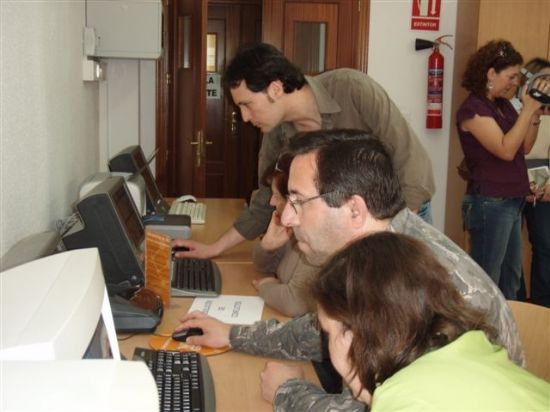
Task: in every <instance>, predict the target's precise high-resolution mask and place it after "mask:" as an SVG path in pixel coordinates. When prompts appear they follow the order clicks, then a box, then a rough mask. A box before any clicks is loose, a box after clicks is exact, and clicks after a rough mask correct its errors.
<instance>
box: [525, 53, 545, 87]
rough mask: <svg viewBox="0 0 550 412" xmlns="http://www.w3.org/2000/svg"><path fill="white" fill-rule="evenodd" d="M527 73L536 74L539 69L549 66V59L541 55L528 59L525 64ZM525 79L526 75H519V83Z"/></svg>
mask: <svg viewBox="0 0 550 412" xmlns="http://www.w3.org/2000/svg"><path fill="white" fill-rule="evenodd" d="M523 67H525V68H526V69H527V70H528V71H529V73H531V74H537V73H539V72H540V71H542V70H544V69H547V68H549V67H550V61H548V60H546V59H543V58H542V57H535V58H533V59H531V60H529V61H528V62H527V63H526V64H525V66H523ZM526 81H527V77H526V76H525V75H522V76H521V85H522V86H523V85H524V84H525V82H526Z"/></svg>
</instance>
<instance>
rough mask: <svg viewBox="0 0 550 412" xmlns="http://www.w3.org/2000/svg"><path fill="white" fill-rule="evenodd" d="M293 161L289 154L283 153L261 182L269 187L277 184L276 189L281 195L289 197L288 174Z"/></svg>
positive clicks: (265, 173)
mask: <svg viewBox="0 0 550 412" xmlns="http://www.w3.org/2000/svg"><path fill="white" fill-rule="evenodd" d="M291 160H292V159H291V158H290V156H288V154H286V153H283V154H282V155H281V156H279V158H278V159H277V161H276V162H275V163H273V164H272V165H271V166H269V167H268V168H267V169H266V170H265V172H264V174H263V175H262V177H261V179H260V182H261V183H262V184H263V185H264V186H267V187H270V186H271V183H273V182H275V187H276V188H277V190H278V191H279V193H280V194H281V195H283V196H286V195H288V172H289V169H290V162H291Z"/></svg>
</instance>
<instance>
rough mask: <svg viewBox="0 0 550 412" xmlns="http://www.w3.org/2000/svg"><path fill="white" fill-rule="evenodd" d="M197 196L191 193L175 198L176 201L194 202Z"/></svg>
mask: <svg viewBox="0 0 550 412" xmlns="http://www.w3.org/2000/svg"><path fill="white" fill-rule="evenodd" d="M196 201H197V198H196V197H195V196H193V195H183V196H180V197H178V198H177V199H176V202H196Z"/></svg>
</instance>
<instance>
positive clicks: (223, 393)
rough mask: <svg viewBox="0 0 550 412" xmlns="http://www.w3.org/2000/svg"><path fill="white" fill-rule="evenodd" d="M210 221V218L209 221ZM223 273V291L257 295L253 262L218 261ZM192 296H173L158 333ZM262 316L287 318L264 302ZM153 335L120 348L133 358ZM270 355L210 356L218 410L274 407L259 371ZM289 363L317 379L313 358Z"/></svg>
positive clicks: (172, 325)
mask: <svg viewBox="0 0 550 412" xmlns="http://www.w3.org/2000/svg"><path fill="white" fill-rule="evenodd" d="M209 223H210V221H209ZM218 264H219V266H220V271H221V274H222V293H223V294H226V295H237V294H238V295H256V294H257V293H256V290H255V289H254V287H253V286H252V284H251V282H252V279H255V278H259V277H260V275H259V274H258V273H257V272H256V271H255V270H254V268H253V267H252V264H251V263H240V264H235V263H229V262H219V263H218ZM191 303H192V299H190V298H172V304H171V305H170V307H169V308H165V311H164V316H163V319H162V322H161V324H160V325H159V326H158V327H157V330H156V334H158V335H170V334H171V333H172V331H173V329H174V328H175V326H176V325H178V323H179V319H180V318H181V317H182V316H183V315H184V314H185V313H187V310H188V309H189V307H190V306H191ZM262 318H263V319H271V318H277V319H280V320H287V319H288V318H286V317H284V316H283V315H281V314H280V313H279V312H277V311H275V310H274V309H272V308H270V307H268V306H264V311H263V315H262ZM149 339H150V335H135V336H132V337H131V338H129V339H127V340H122V341H119V344H120V350H121V352H122V353H123V354H124V355H125V356H126V357H127V358H128V359H131V357H132V354H133V352H134V348H135V347H136V346H139V347H144V348H147V347H149ZM266 360H267V358H263V357H258V356H252V355H247V354H244V353H238V352H235V351H229V352H227V353H223V354H220V355H216V356H210V357H209V358H208V362H209V365H210V368H211V369H212V375H213V377H214V386H215V388H216V405H217V410H218V411H231V412H235V411H254V412H256V411H271V410H272V408H271V405H270V404H269V403H267V402H265V401H264V400H263V399H262V396H261V392H260V372H261V371H262V370H263V368H264V366H265V363H266ZM282 362H285V363H288V364H293V365H298V366H302V367H303V368H304V370H305V372H306V379H308V380H310V381H312V382H315V383H318V382H319V381H318V379H317V377H316V375H315V371H314V369H313V366H312V365H311V363H310V362H294V361H282Z"/></svg>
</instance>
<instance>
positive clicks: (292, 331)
mask: <svg viewBox="0 0 550 412" xmlns="http://www.w3.org/2000/svg"><path fill="white" fill-rule="evenodd" d="M229 341H230V344H231V347H232V348H233V349H234V350H238V351H240V352H245V353H250V354H252V355H262V356H270V357H274V358H279V359H292V360H316V361H321V360H322V350H321V335H320V331H319V328H318V327H317V316H316V314H314V313H308V314H305V315H304V316H301V317H299V318H294V319H292V320H290V321H288V322H287V323H284V324H283V323H281V322H279V321H277V320H275V319H270V320H263V321H259V322H256V323H255V324H253V325H250V326H233V327H232V328H231V332H230V335H229Z"/></svg>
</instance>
